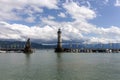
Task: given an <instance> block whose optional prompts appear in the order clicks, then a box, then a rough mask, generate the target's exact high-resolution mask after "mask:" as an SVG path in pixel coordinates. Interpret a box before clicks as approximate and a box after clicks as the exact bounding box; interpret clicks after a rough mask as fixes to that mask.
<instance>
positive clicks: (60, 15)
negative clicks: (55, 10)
mask: <svg viewBox="0 0 120 80" xmlns="http://www.w3.org/2000/svg"><path fill="white" fill-rule="evenodd" d="M58 16H59V17H62V18H65V17H66V15H65V14H64V13H62V12H61V13H60V14H58Z"/></svg>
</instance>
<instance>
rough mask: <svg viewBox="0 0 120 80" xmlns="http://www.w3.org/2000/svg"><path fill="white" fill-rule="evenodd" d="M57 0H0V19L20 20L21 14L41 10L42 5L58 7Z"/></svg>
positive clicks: (52, 7)
mask: <svg viewBox="0 0 120 80" xmlns="http://www.w3.org/2000/svg"><path fill="white" fill-rule="evenodd" d="M57 3H58V1H57V0H44V1H43V0H0V20H21V19H22V18H21V16H20V15H21V14H31V15H33V13H36V12H43V10H42V7H46V8H48V9H58V6H57Z"/></svg>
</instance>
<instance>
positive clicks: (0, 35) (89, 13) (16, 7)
mask: <svg viewBox="0 0 120 80" xmlns="http://www.w3.org/2000/svg"><path fill="white" fill-rule="evenodd" d="M40 2H41V3H40ZM1 4H2V6H3V7H5V9H3V8H2V6H1V7H0V10H1V12H0V20H1V21H0V29H1V32H0V39H15V40H26V39H27V38H28V37H30V38H31V39H32V40H38V41H44V42H45V41H46V42H48V41H54V40H56V39H57V30H58V29H59V28H61V29H62V39H63V40H68V41H71V40H72V41H81V40H84V41H85V42H87V43H96V42H101V43H108V42H112V41H114V42H117V41H120V40H119V39H120V37H119V35H120V28H119V27H117V26H111V27H108V28H103V27H98V26H96V25H93V24H91V23H89V22H88V20H89V19H94V18H96V16H97V14H96V12H95V11H94V10H92V9H90V8H89V7H85V6H81V5H78V4H77V3H75V2H73V1H69V0H68V1H67V3H63V6H62V8H63V9H64V10H65V13H63V12H62V11H61V12H59V13H58V14H57V15H58V16H60V17H63V18H64V17H66V15H70V18H71V19H73V21H70V22H69V21H68V22H65V21H62V22H57V21H54V20H55V19H56V18H57V17H58V16H57V17H56V16H51V15H47V16H44V17H43V16H41V18H40V20H41V22H40V25H39V26H28V25H23V24H18V23H13V24H10V23H8V22H7V21H4V20H9V19H10V20H12V19H15V20H19V19H23V20H24V21H27V22H29V23H31V22H34V21H35V19H36V16H34V13H36V12H39V13H42V12H44V10H43V7H46V8H48V9H58V10H59V7H58V6H57V0H44V1H41V0H29V1H28V0H17V1H16V0H13V1H11V2H10V1H8V0H1V1H0V5H1ZM5 4H7V5H8V6H5ZM26 5H27V6H26ZM23 14H27V17H26V18H22V17H21V16H20V15H23Z"/></svg>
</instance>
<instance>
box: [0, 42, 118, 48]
mask: <svg viewBox="0 0 120 80" xmlns="http://www.w3.org/2000/svg"><path fill="white" fill-rule="evenodd" d="M56 45H57V44H56V43H35V42H31V46H32V48H36V49H54V48H56ZM24 46H25V42H23V41H0V47H1V48H24ZM62 47H63V48H94V49H99V48H103V49H109V48H116V49H120V43H111V44H82V43H72V44H71V43H62Z"/></svg>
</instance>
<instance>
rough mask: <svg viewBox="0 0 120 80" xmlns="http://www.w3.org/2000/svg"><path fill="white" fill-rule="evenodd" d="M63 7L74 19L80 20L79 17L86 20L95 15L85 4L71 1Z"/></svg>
mask: <svg viewBox="0 0 120 80" xmlns="http://www.w3.org/2000/svg"><path fill="white" fill-rule="evenodd" d="M64 8H65V9H66V10H67V12H68V13H69V14H70V15H71V16H72V18H74V19H76V20H81V19H83V20H87V19H93V18H94V17H96V14H95V12H94V11H93V10H91V9H89V8H87V7H85V6H79V5H77V4H76V3H74V2H71V3H69V4H64Z"/></svg>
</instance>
